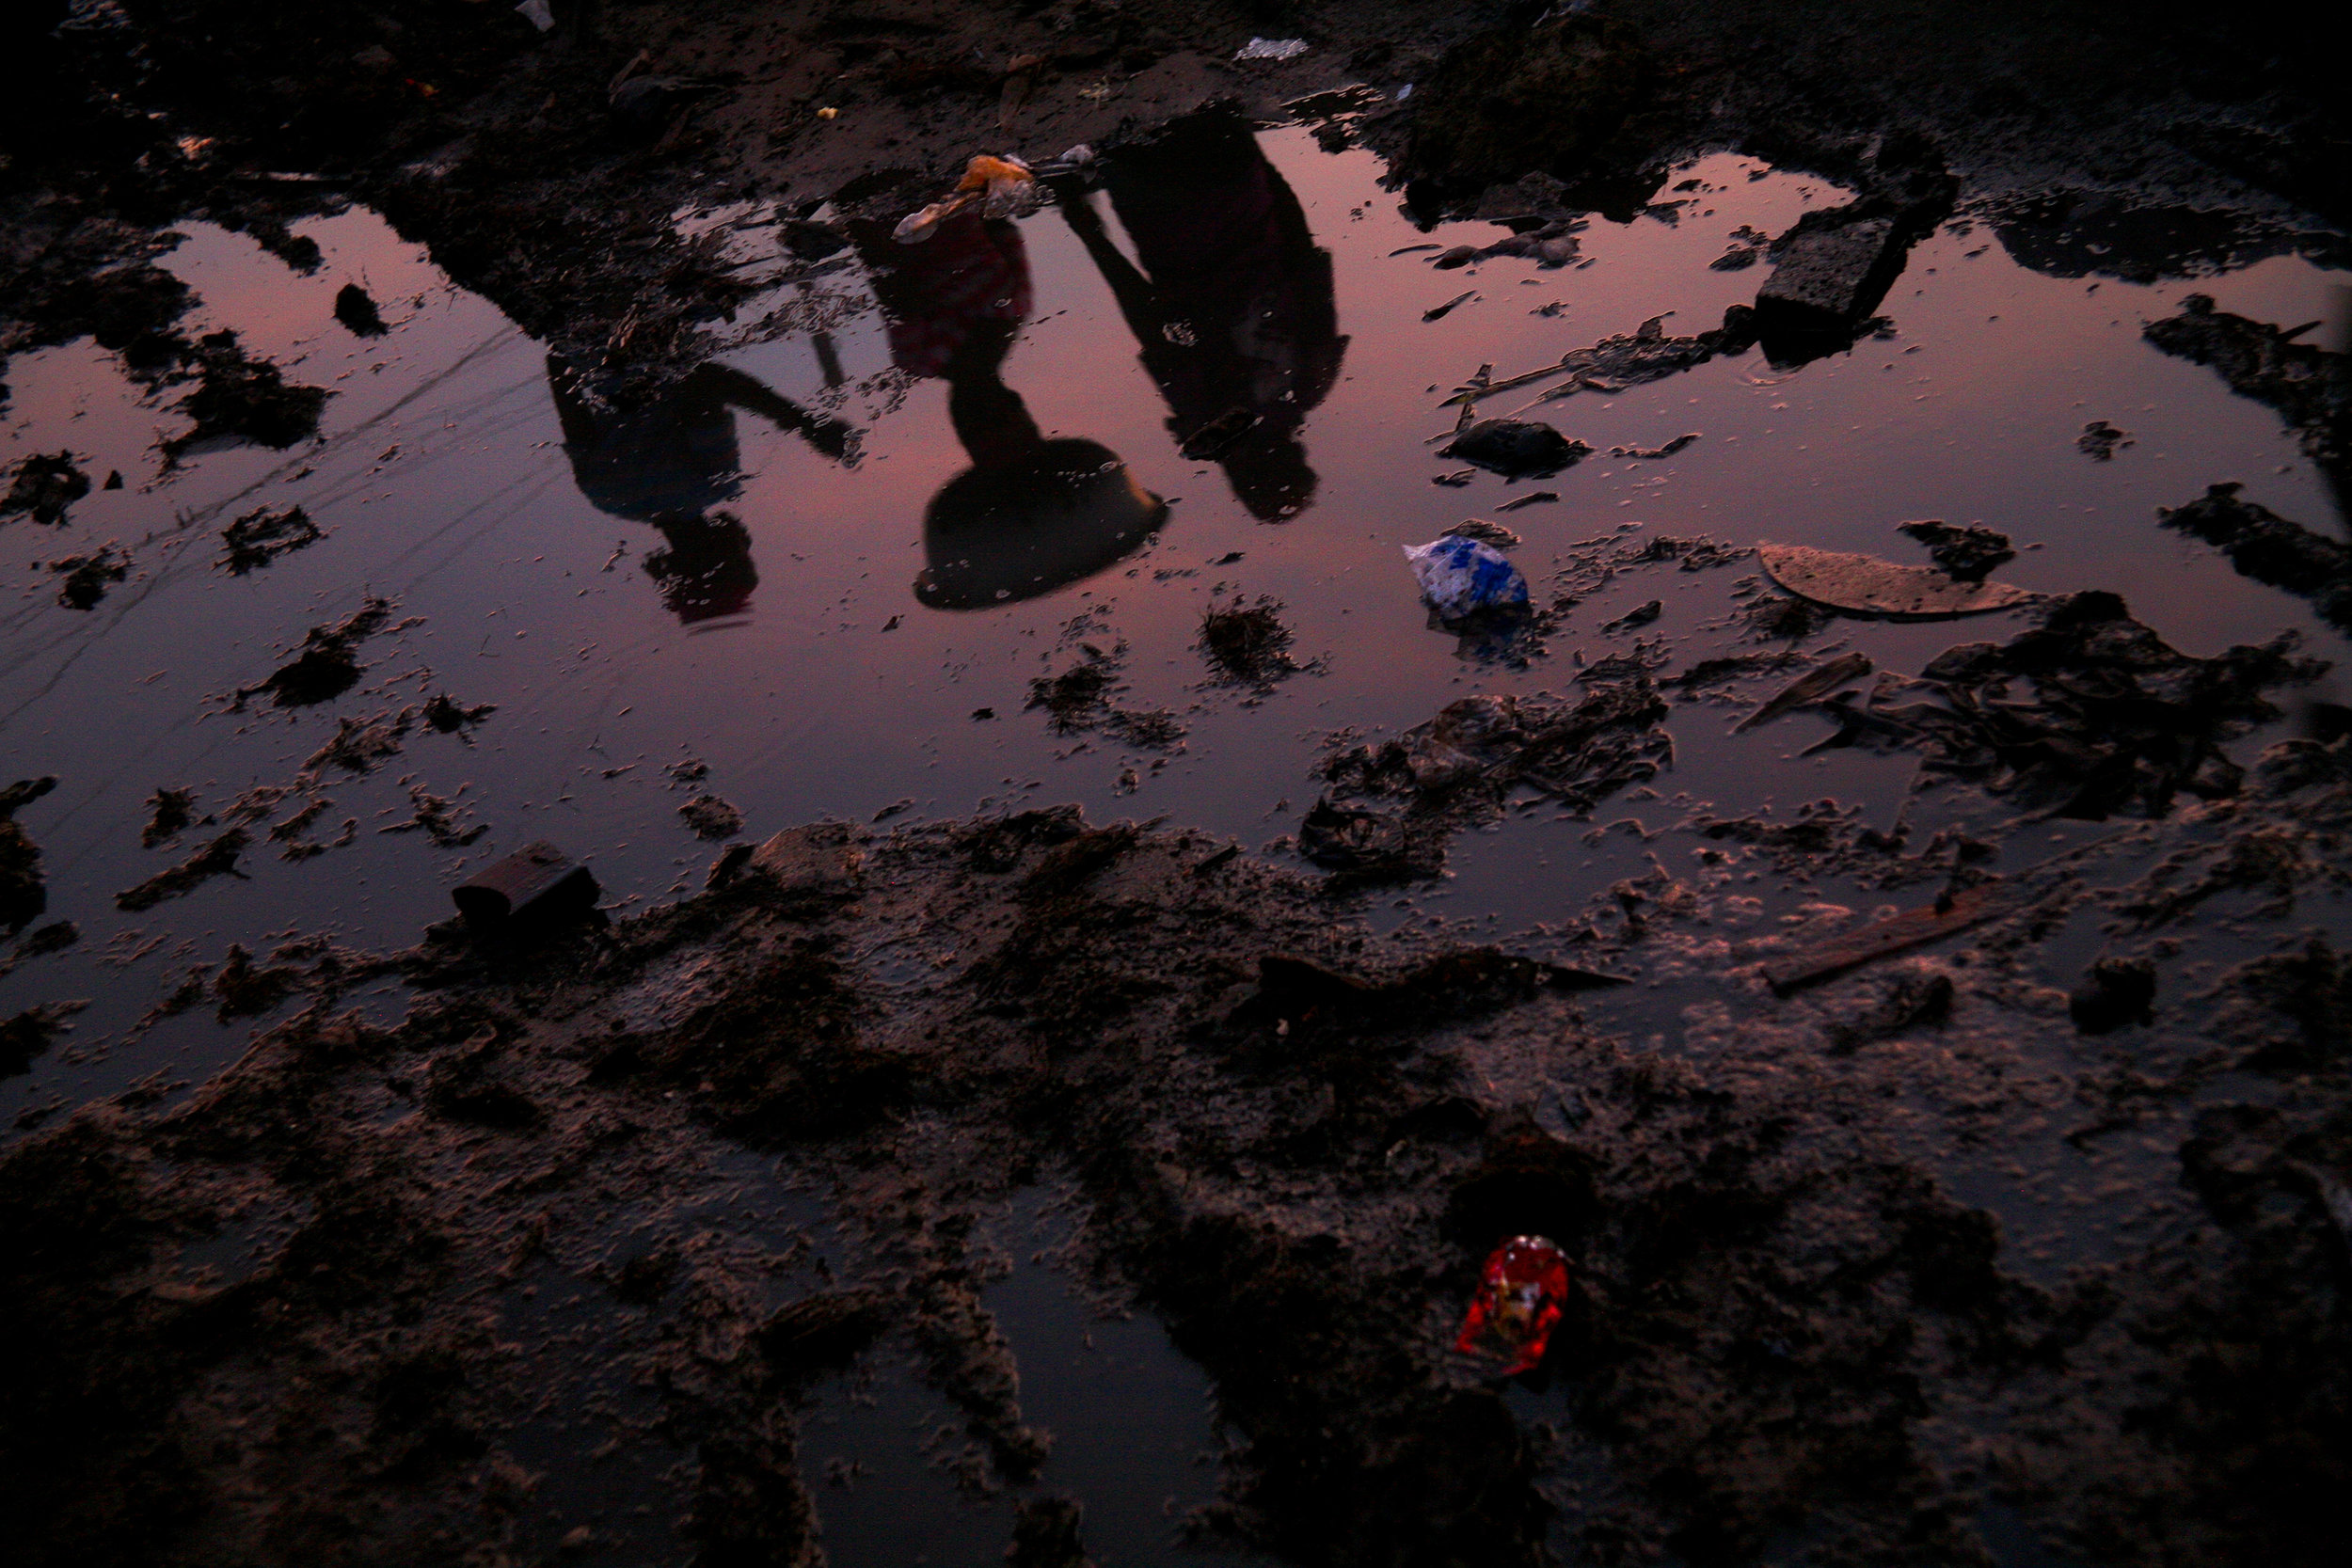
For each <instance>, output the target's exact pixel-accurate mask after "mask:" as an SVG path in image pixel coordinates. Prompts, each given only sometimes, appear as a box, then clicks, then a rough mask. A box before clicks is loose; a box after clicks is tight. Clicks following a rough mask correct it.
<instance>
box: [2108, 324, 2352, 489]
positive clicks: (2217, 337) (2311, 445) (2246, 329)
mask: <svg viewBox="0 0 2352 1568" xmlns="http://www.w3.org/2000/svg"><path fill="white" fill-rule="evenodd" d="M2298 330H2300V329H2298ZM2145 335H2146V337H2147V339H2148V341H2150V342H2152V343H2153V344H2155V345H2156V347H2158V348H2160V349H2162V350H2163V351H2164V352H2165V353H2167V354H2169V355H2172V356H2175V357H2177V358H2182V359H2186V360H2189V361H2191V362H2192V363H2195V364H2199V365H2206V366H2210V367H2211V368H2212V369H2213V370H2215V371H2216V372H2219V374H2220V376H2221V378H2222V380H2224V381H2225V382H2227V383H2229V387H2230V390H2232V391H2233V392H2235V393H2237V394H2238V395H2239V396H2240V397H2248V398H2252V399H2253V400H2254V401H2256V402H2257V403H2262V404H2268V405H2269V406H2270V407H2271V408H2273V409H2275V410H2276V411H2277V412H2278V415H2279V417H2280V419H2281V420H2284V421H2285V422H2286V424H2287V426H2288V428H2289V429H2291V430H2293V431H2294V432H2295V433H2296V436H2297V437H2298V438H2299V439H2300V440H2301V443H2302V447H2303V451H2304V452H2305V454H2306V455H2308V456H2309V457H2310V458H2311V459H2312V461H2313V462H2315V463H2317V464H2318V465H2319V466H2320V467H2322V468H2325V469H2327V470H2328V472H2329V473H2330V474H2333V475H2335V476H2337V477H2338V478H2339V479H2342V478H2343V477H2344V476H2345V475H2346V474H2347V472H2352V444H2348V443H2352V355H2344V354H2331V353H2329V352H2328V350H2326V349H2323V348H2320V347H2319V346H2317V345H2316V344H2312V343H2302V342H2297V341H2295V339H2296V333H2294V332H2286V331H2281V330H2280V328H2278V327H2276V326H2273V325H2269V324H2268V323H2267V322H2258V321H2253V320H2250V319H2249V318H2247V317H2245V316H2237V315H2233V314H2231V313H2230V312H2229V311H2227V310H2218V309H2215V308H2214V302H2213V296H2212V295H2210V294H2190V295H2189V296H2188V297H2187V298H2186V299H2184V300H2183V301H2181V313H2180V314H2179V315H2177V316H2169V317H2167V318H2165V319H2164V320H2162V321H2158V322H2151V323H2150V324H2149V325H2148V326H2147V328H2146V329H2145Z"/></svg>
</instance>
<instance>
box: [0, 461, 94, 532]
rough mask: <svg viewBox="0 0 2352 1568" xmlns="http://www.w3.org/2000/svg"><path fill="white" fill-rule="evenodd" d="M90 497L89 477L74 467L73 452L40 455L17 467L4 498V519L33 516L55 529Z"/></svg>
mask: <svg viewBox="0 0 2352 1568" xmlns="http://www.w3.org/2000/svg"><path fill="white" fill-rule="evenodd" d="M88 494H89V476H88V475H87V474H86V473H84V472H82V470H81V469H79V468H77V467H74V466H73V454H72V452H70V451H60V452H39V451H37V452H35V453H33V454H32V455H31V456H30V457H27V458H25V459H24V461H23V462H22V463H19V464H18V465H17V466H16V474H15V477H14V478H13V479H12V480H11V481H10V483H9V484H8V494H7V495H6V496H0V518H6V517H16V516H29V517H31V518H32V519H33V521H35V522H37V523H48V524H50V525H51V526H53V527H54V526H56V524H58V523H62V522H64V521H65V513H66V508H67V507H69V506H72V504H73V503H74V502H75V501H77V500H80V499H82V498H83V497H84V496H87V495H88Z"/></svg>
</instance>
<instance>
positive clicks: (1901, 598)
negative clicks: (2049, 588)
mask: <svg viewBox="0 0 2352 1568" xmlns="http://www.w3.org/2000/svg"><path fill="white" fill-rule="evenodd" d="M1756 558H1757V559H1758V560H1760V561H1761V562H1763V563H1764V570H1765V571H1766V572H1768V573H1769V574H1771V576H1772V581H1773V582H1775V583H1777V584H1778V585H1779V586H1781V587H1783V588H1785V589H1787V590H1788V592H1789V593H1791V594H1796V595H1798V596H1799V597H1801V598H1804V599H1807V600H1810V601H1811V602H1812V603H1814V604H1818V605H1820V606H1823V607H1824V608H1826V609H1830V610H1837V611H1839V612H1841V613H1843V614H1847V615H1859V616H1863V617H1866V618H1883V619H1886V620H1891V621H1941V620H1949V619H1952V618H1953V617H1956V616H1961V615H1982V614H1984V613H1986V612H1987V611H1990V610H2009V609H2012V608H2014V607H2016V606H2018V605H2022V604H2027V603H2030V602H2032V601H2033V600H2034V599H2035V598H2037V597H2039V595H2037V594H2032V593H2029V592H2027V591H2026V590H2025V589H2023V588H2018V587H2014V586H2012V585H2010V584H2009V583H2005V582H1994V583H1975V582H1964V581H1962V580H1960V579H1959V578H1954V577H1952V576H1950V575H1949V574H1948V573H1945V572H1938V571H1933V570H1931V569H1930V568H1928V567H1925V566H1899V565H1897V564H1896V563H1895V562H1891V561H1882V560H1880V559H1879V558H1878V557H1877V556H1874V555H1854V554H1851V553H1849V552H1846V551H1843V550H1820V549H1815V548H1813V547H1812V546H1809V545H1775V544H1772V543H1770V542H1769V541H1768V542H1764V543H1760V544H1758V545H1757V546H1756Z"/></svg>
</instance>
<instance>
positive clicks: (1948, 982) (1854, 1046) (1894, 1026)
mask: <svg viewBox="0 0 2352 1568" xmlns="http://www.w3.org/2000/svg"><path fill="white" fill-rule="evenodd" d="M1957 994H1958V988H1957V987H1955V986H1954V985H1953V984H1952V977H1951V976H1950V975H1948V974H1931V975H1928V976H1925V977H1924V978H1923V977H1921V976H1919V975H1916V974H1911V975H1905V976H1904V977H1903V978H1902V979H1900V980H1898V981H1897V982H1896V983H1895V988H1894V990H1891V991H1889V992H1888V993H1887V994H1886V997H1885V999H1884V1000H1883V1001H1882V1002H1881V1003H1880V1004H1879V1005H1878V1006H1875V1007H1871V1008H1868V1009H1867V1010H1866V1011H1864V1012H1862V1013H1860V1014H1858V1015H1856V1016H1853V1017H1851V1018H1841V1019H1837V1020H1835V1021H1833V1022H1831V1023H1830V1025H1829V1026H1828V1028H1827V1029H1825V1030H1824V1031H1823V1033H1824V1035H1825V1036H1826V1037H1827V1043H1828V1047H1829V1053H1830V1054H1831V1055H1833V1056H1851V1055H1852V1054H1853V1053H1855V1052H1857V1051H1859V1050H1861V1049H1862V1048H1863V1047H1864V1046H1866V1045H1868V1044H1870V1043H1871V1042H1873V1041H1875V1040H1883V1039H1891V1038H1893V1037H1896V1036H1898V1035H1903V1034H1908V1033H1909V1032H1910V1031H1912V1030H1914V1029H1916V1028H1918V1027H1920V1026H1921V1025H1923V1024H1931V1023H1942V1022H1945V1021H1946V1020H1947V1019H1948V1018H1950V1017H1951V1014H1952V1001H1953V998H1954V997H1955V996H1956V995H1957Z"/></svg>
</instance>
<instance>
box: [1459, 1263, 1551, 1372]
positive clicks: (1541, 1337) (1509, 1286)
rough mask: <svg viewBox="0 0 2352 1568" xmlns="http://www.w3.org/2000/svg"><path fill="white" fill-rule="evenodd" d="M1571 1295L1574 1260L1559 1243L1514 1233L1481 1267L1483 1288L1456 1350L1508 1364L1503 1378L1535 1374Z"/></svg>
mask: <svg viewBox="0 0 2352 1568" xmlns="http://www.w3.org/2000/svg"><path fill="white" fill-rule="evenodd" d="M1567 1294H1568V1259H1567V1257H1566V1255H1565V1254H1564V1253H1563V1252H1562V1251H1561V1250H1560V1248H1559V1246H1558V1244H1557V1243H1553V1242H1552V1241H1550V1240H1549V1238H1547V1237H1543V1236H1514V1237H1512V1238H1510V1239H1509V1240H1508V1241H1505V1242H1503V1243H1501V1244H1500V1245H1498V1246H1497V1247H1496V1248H1495V1249H1494V1251H1493V1253H1492V1254H1490V1255H1489V1256H1488V1257H1487V1259H1486V1267H1484V1268H1483V1269H1481V1270H1480V1271H1479V1275H1478V1291H1477V1293H1476V1294H1475V1295H1473V1296H1471V1297H1470V1311H1469V1312H1468V1313H1467V1314H1466V1315H1465V1316H1464V1317H1463V1319H1462V1331H1461V1333H1460V1334H1458V1335H1457V1336H1455V1338H1454V1350H1455V1351H1456V1352H1458V1353H1459V1354H1464V1355H1478V1356H1483V1357H1486V1358H1488V1359H1490V1360H1493V1361H1496V1362H1500V1363H1502V1365H1501V1367H1500V1370H1497V1371H1496V1373H1495V1375H1496V1376H1498V1377H1516V1376H1518V1374H1519V1373H1521V1372H1532V1371H1534V1370H1535V1369H1536V1368H1537V1367H1539V1366H1541V1365H1542V1364H1543V1359H1544V1353H1545V1351H1547V1350H1549V1348H1550V1346H1551V1331H1552V1330H1553V1329H1554V1328H1557V1327H1558V1326H1559V1324H1560V1308H1561V1306H1562V1304H1563V1303H1564V1302H1565V1301H1566V1299H1567Z"/></svg>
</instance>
